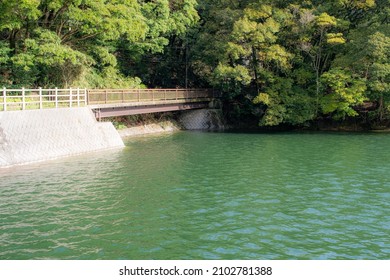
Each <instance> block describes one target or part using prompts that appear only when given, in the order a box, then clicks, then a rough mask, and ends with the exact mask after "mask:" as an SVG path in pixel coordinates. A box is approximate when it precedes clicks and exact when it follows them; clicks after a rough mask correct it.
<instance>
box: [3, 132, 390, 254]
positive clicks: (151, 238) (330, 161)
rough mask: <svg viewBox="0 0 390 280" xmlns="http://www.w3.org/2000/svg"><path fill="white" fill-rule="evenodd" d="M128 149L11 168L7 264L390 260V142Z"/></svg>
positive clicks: (368, 137) (351, 138)
mask: <svg viewBox="0 0 390 280" xmlns="http://www.w3.org/2000/svg"><path fill="white" fill-rule="evenodd" d="M126 144H127V146H126V148H125V149H124V150H119V151H118V150H116V151H108V152H102V153H97V154H89V155H84V156H80V157H72V158H67V159H63V160H58V161H52V162H47V163H42V164H34V165H29V166H23V167H16V168H10V169H3V170H0V259H3V260H4V259H390V134H375V133H371V134H343V133H274V134H245V133H237V134H236V133H201V132H180V133H176V134H168V135H162V136H161V135H160V136H152V137H140V138H133V139H131V140H128V141H127V143H126Z"/></svg>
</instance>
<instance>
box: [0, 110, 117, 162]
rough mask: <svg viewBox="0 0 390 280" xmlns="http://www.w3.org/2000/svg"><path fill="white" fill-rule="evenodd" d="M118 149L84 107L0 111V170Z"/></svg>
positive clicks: (108, 127)
mask: <svg viewBox="0 0 390 280" xmlns="http://www.w3.org/2000/svg"><path fill="white" fill-rule="evenodd" d="M120 147H124V144H123V141H122V139H121V137H120V136H119V134H118V132H117V131H116V130H115V128H114V126H113V125H112V124H111V123H99V122H97V121H96V120H95V118H94V116H93V114H92V112H91V111H90V109H88V108H66V109H48V110H31V111H12V112H0V168H1V167H7V166H12V165H19V164H26V163H32V162H39V161H45V160H50V159H55V158H60V157H66V156H72V155H77V154H83V153H88V152H94V151H100V150H106V149H113V148H120Z"/></svg>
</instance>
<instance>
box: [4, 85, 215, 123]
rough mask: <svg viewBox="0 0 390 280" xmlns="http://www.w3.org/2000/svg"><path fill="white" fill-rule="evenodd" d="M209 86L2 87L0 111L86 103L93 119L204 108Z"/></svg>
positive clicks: (209, 97)
mask: <svg viewBox="0 0 390 280" xmlns="http://www.w3.org/2000/svg"><path fill="white" fill-rule="evenodd" d="M218 97H219V96H218V94H216V93H215V92H214V91H213V90H210V89H79V88H77V89H72V88H70V89H58V88H54V89H42V88H39V89H24V88H22V89H6V88H3V90H2V96H1V97H0V111H11V110H33V109H49V108H71V107H81V106H88V107H90V108H91V109H92V111H93V112H94V113H95V116H96V118H97V119H101V118H105V117H114V116H125V115H137V114H145V113H157V112H169V111H178V110H190V109H200V108H207V107H208V106H209V103H210V102H211V101H213V100H214V99H215V98H218Z"/></svg>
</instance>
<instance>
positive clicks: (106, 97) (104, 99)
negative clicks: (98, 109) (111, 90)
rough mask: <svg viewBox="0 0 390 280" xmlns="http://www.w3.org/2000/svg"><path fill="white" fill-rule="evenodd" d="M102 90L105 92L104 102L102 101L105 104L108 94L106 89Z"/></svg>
mask: <svg viewBox="0 0 390 280" xmlns="http://www.w3.org/2000/svg"><path fill="white" fill-rule="evenodd" d="M104 92H105V99H104V100H105V102H104V103H105V104H107V100H108V96H107V95H108V93H107V90H105V91H104Z"/></svg>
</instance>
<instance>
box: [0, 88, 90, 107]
mask: <svg viewBox="0 0 390 280" xmlns="http://www.w3.org/2000/svg"><path fill="white" fill-rule="evenodd" d="M1 93H2V94H1V96H0V111H15V110H33V109H49V108H70V107H80V106H86V105H87V89H80V88H76V89H74V88H69V89H59V88H54V89H43V88H38V89H25V88H22V89H7V88H3V89H2V90H1Z"/></svg>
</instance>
